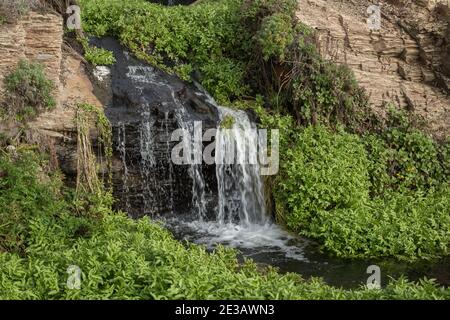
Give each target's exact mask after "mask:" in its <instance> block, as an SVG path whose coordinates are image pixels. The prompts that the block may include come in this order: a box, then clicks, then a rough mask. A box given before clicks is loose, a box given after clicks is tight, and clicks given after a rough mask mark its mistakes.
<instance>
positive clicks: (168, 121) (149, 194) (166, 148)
mask: <svg viewBox="0 0 450 320" xmlns="http://www.w3.org/2000/svg"><path fill="white" fill-rule="evenodd" d="M95 45H96V46H99V47H103V48H105V49H108V50H110V51H112V52H113V53H114V56H115V58H116V63H115V64H114V65H113V66H112V67H111V68H110V70H109V71H110V72H108V70H104V71H105V72H100V71H99V70H97V71H94V74H97V75H99V74H102V73H103V76H102V75H99V76H98V78H99V79H98V87H99V91H104V92H107V93H109V94H104V96H105V97H108V98H107V101H105V102H106V108H105V113H106V115H107V117H108V118H109V120H110V122H111V124H112V127H113V147H114V159H113V160H114V166H113V167H114V168H113V170H114V173H113V184H114V195H115V198H116V199H118V202H117V203H116V205H117V208H119V209H122V210H124V211H126V212H128V214H129V215H131V216H133V217H141V216H143V215H154V214H170V213H174V212H177V213H186V212H190V211H191V210H192V209H195V206H196V203H195V201H193V198H195V197H193V194H195V193H197V192H198V191H199V190H196V189H197V188H202V191H203V192H204V195H206V197H207V198H209V199H205V202H207V203H206V205H207V206H208V204H211V205H213V202H214V200H215V199H214V197H217V182H216V177H215V174H216V173H215V166H213V165H210V166H209V165H198V166H193V165H189V164H186V165H178V164H174V162H173V161H172V150H173V148H174V146H175V145H177V144H178V143H179V141H174V140H172V139H171V136H172V133H173V132H174V131H175V130H177V129H185V130H186V132H189V134H193V123H194V121H199V122H201V123H202V132H204V131H206V130H207V129H210V128H217V123H218V120H219V118H218V113H217V109H216V108H215V106H214V105H212V104H211V103H210V102H208V99H209V97H208V96H206V95H205V94H204V93H203V92H202V91H201V90H199V89H198V88H195V86H192V85H189V84H186V83H184V82H183V81H181V80H179V79H178V78H177V77H175V76H172V75H168V74H166V73H164V72H162V71H160V70H158V69H157V68H154V67H152V66H149V65H147V64H145V63H143V62H141V61H139V60H137V59H135V58H133V57H132V56H131V55H130V54H129V53H128V52H127V51H126V50H125V49H124V48H123V47H122V46H120V45H119V44H118V42H117V41H115V40H114V39H111V38H105V39H101V40H96V41H95ZM108 73H109V76H105V75H107V74H108ZM189 148H190V147H188V148H187V150H186V151H188V152H189V151H190V150H192V149H190V150H189ZM200 177H201V179H199V178H200ZM208 200H210V201H208Z"/></svg>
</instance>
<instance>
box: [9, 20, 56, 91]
mask: <svg viewBox="0 0 450 320" xmlns="http://www.w3.org/2000/svg"><path fill="white" fill-rule="evenodd" d="M62 36H63V19H62V17H61V16H59V15H55V14H40V13H36V12H31V13H30V14H28V15H27V16H26V17H24V18H23V19H21V20H20V21H19V22H18V23H16V24H15V25H8V24H5V25H3V26H1V27H0V89H1V86H2V84H3V77H4V75H5V74H7V72H8V71H9V70H11V69H12V68H14V67H15V66H16V65H17V63H18V62H19V61H20V60H21V59H27V60H31V61H36V62H39V63H41V64H42V65H43V66H44V67H45V71H46V74H47V76H48V78H49V79H51V80H52V81H54V83H55V84H56V86H59V83H60V81H59V76H60V73H61V58H62V51H61V43H62Z"/></svg>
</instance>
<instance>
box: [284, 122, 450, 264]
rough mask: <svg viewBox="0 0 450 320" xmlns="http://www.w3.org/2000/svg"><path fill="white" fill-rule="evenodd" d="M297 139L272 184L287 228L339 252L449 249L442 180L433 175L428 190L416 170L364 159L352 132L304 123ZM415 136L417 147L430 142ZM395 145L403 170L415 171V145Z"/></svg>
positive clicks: (402, 254) (406, 253) (400, 254)
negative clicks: (404, 172) (401, 154)
mask: <svg viewBox="0 0 450 320" xmlns="http://www.w3.org/2000/svg"><path fill="white" fill-rule="evenodd" d="M421 138H422V139H425V138H424V137H423V136H422V137H421ZM296 139H297V142H296V144H295V147H294V149H292V150H288V151H286V153H285V156H286V157H287V161H286V160H285V161H284V162H282V169H281V174H280V175H279V176H278V177H277V179H276V182H275V183H276V187H275V199H276V203H277V208H278V214H279V216H280V217H279V219H280V220H282V221H285V223H286V224H287V226H289V227H290V228H291V229H293V230H296V231H298V232H299V233H301V234H303V235H305V236H309V237H313V238H316V239H319V240H321V242H322V243H323V244H324V247H325V248H326V249H328V250H329V251H330V252H332V253H334V254H336V255H338V256H344V257H361V258H375V257H389V256H395V257H397V258H399V259H407V260H413V259H416V258H431V257H436V256H439V255H446V254H448V251H449V243H450V215H449V211H448V210H449V208H450V197H449V196H448V195H449V192H450V190H449V187H448V186H447V185H445V184H443V183H442V182H441V184H438V182H437V181H435V183H436V187H435V188H428V186H427V185H426V183H427V182H422V179H424V177H421V176H420V173H416V174H414V175H412V176H411V178H410V179H409V178H408V176H403V175H401V174H398V173H395V171H391V170H390V169H388V168H387V167H386V166H385V165H386V163H389V160H387V159H383V158H378V157H374V158H372V159H369V157H368V153H367V151H366V149H365V143H364V142H363V141H362V139H361V138H359V137H358V136H357V135H354V134H349V133H345V132H344V131H337V132H331V131H330V130H329V129H326V128H324V127H322V126H318V127H312V126H310V127H307V128H305V129H303V130H302V131H301V133H299V134H298V137H297V138H296ZM371 139H373V137H371ZM370 141H371V142H370V143H371V146H374V145H375V144H376V147H379V146H380V144H382V141H381V140H375V141H374V140H370ZM417 141H424V142H423V143H422V144H420V147H421V149H422V150H426V149H425V147H427V146H429V145H430V143H432V142H431V140H426V139H425V140H420V139H416V140H415V142H417ZM408 145H409V146H414V145H413V144H408ZM431 145H432V144H431ZM376 147H374V148H373V149H375V148H376ZM400 150H401V152H405V153H406V155H407V156H405V157H404V159H407V160H405V163H407V164H408V165H409V166H407V168H408V169H406V170H407V171H409V172H411V171H414V170H420V169H416V166H417V167H418V168H421V166H420V163H419V165H417V163H414V162H413V161H414V160H413V159H411V158H412V157H420V156H421V155H420V153H416V152H414V151H413V150H416V149H415V148H412V150H411V153H409V154H408V153H407V150H405V149H404V148H401V149H400ZM382 152H383V153H389V150H386V149H383V151H382ZM396 152H398V151H396ZM395 156H396V158H395V159H402V157H397V155H395ZM436 158H437V157H436ZM385 160H387V162H386V163H383V164H381V162H384V161H385ZM427 160H428V159H427ZM431 160H435V161H437V160H436V159H435V158H432V159H431ZM410 163H414V164H416V166H412V165H411V164H410ZM383 165H384V167H383ZM412 168H414V170H413V169H412ZM371 170H373V171H372V172H370V174H369V171H371ZM427 172H430V173H432V171H431V170H430V171H427ZM397 185H399V186H400V187H401V189H400V190H401V191H400V190H397ZM380 192H382V194H381V195H380V194H379V193H380ZM370 194H372V195H373V196H370Z"/></svg>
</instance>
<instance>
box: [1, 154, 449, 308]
mask: <svg viewBox="0 0 450 320" xmlns="http://www.w3.org/2000/svg"><path fill="white" fill-rule="evenodd" d="M29 149H30V148H24V147H19V148H18V153H17V154H16V155H11V154H7V153H5V152H3V151H1V155H0V174H1V176H2V179H1V180H0V190H1V192H0V210H1V212H0V217H1V218H0V219H2V220H0V238H1V239H2V242H1V243H2V247H1V252H0V298H2V299H429V298H432V299H449V298H450V290H449V289H443V288H438V287H437V286H436V285H435V284H434V283H433V282H432V281H430V280H422V281H420V282H419V283H411V282H408V281H406V280H405V279H399V280H396V281H392V282H391V283H390V284H389V285H388V286H387V288H386V289H383V290H367V289H364V288H361V289H357V290H343V289H338V288H334V287H330V286H328V285H326V284H324V283H323V282H322V281H320V280H318V279H312V280H310V281H305V280H302V279H301V278H300V276H298V275H296V274H291V273H288V274H284V275H281V274H279V273H277V272H276V271H275V270H274V269H270V268H269V269H266V270H262V271H261V270H258V269H257V267H256V266H255V265H254V264H253V263H252V262H251V261H246V263H244V264H243V265H240V264H238V262H237V260H236V252H235V251H233V250H230V249H224V248H223V247H221V248H218V249H217V250H216V251H215V252H214V253H207V252H206V251H205V249H204V248H203V247H201V246H197V245H191V244H186V245H185V244H182V243H180V242H178V241H176V240H174V239H173V238H172V236H171V234H170V233H169V232H168V231H166V230H164V229H163V228H162V227H161V226H160V225H158V224H157V223H155V222H151V220H149V219H148V218H144V219H141V220H138V221H133V220H131V219H129V218H127V217H126V216H125V215H124V214H121V213H114V212H112V211H111V209H110V208H109V205H105V203H107V202H106V201H103V202H97V203H95V205H94V206H93V207H92V210H95V214H94V215H92V216H90V217H87V216H84V215H76V214H73V212H76V210H74V208H73V202H74V192H72V191H71V190H70V189H66V188H64V187H63V185H62V183H61V175H60V174H55V173H50V171H49V170H47V169H46V161H45V159H44V158H43V157H42V156H37V155H36V153H35V152H31V151H30V150H29ZM94 217H95V218H94ZM11 221H14V223H11ZM3 240H7V241H3ZM71 265H76V266H78V267H80V269H81V271H82V278H81V288H80V290H70V289H69V288H68V287H67V285H66V283H67V281H68V277H69V276H70V274H68V273H67V270H68V267H69V266H71Z"/></svg>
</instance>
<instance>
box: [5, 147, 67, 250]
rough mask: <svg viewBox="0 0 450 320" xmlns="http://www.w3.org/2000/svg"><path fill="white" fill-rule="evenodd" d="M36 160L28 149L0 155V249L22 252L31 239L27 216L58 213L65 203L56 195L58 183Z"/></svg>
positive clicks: (28, 217)
mask: <svg viewBox="0 0 450 320" xmlns="http://www.w3.org/2000/svg"><path fill="white" fill-rule="evenodd" d="M38 161H39V159H38V158H37V157H36V155H35V154H33V153H28V152H27V153H23V154H22V155H21V156H20V157H19V158H18V159H17V160H15V159H14V157H13V156H7V155H4V156H1V157H0V176H1V179H0V252H1V251H6V252H12V253H18V254H22V255H23V254H24V253H25V251H26V247H27V245H28V243H29V241H30V230H31V229H30V227H31V226H30V224H29V222H30V220H32V219H33V218H34V217H36V216H38V215H45V216H47V217H52V216H57V215H58V213H59V212H61V210H63V209H64V207H65V204H64V202H62V201H60V200H59V199H58V197H57V196H56V192H55V191H56V188H57V187H58V184H57V183H56V181H55V180H51V179H50V178H49V177H48V176H46V175H45V174H44V173H43V172H42V171H40V167H39V166H38ZM39 176H40V178H38V177H39Z"/></svg>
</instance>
